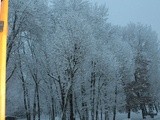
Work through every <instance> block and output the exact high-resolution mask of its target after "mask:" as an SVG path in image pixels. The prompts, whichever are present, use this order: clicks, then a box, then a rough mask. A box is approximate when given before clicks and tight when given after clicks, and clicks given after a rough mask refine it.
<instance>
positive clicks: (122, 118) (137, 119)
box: [18, 113, 160, 120]
mask: <svg viewBox="0 0 160 120" xmlns="http://www.w3.org/2000/svg"><path fill="white" fill-rule="evenodd" d="M41 118H42V119H41V120H49V118H48V116H42V117H41ZM18 120H26V119H18ZM55 120H60V119H59V118H58V117H56V119H55ZM76 120H79V119H76ZM110 120H112V118H111V119H110ZM116 120H128V119H127V114H126V113H119V114H117V116H116ZM130 120H143V119H142V115H141V114H140V113H131V119H130ZM145 120H160V113H158V115H157V116H155V117H154V118H151V117H150V116H147V117H146V119H145Z"/></svg>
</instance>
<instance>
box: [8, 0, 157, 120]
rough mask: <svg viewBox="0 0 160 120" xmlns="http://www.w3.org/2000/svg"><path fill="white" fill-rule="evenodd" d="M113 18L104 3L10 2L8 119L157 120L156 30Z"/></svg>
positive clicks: (73, 0) (78, 0)
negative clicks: (111, 19) (109, 19)
mask: <svg viewBox="0 0 160 120" xmlns="http://www.w3.org/2000/svg"><path fill="white" fill-rule="evenodd" d="M108 18H109V12H108V8H107V7H106V6H105V5H97V4H93V3H92V2H90V1H86V0H48V1H45V0H10V8H9V35H8V44H7V47H8V51H7V81H6V83H7V115H9V116H15V117H17V118H18V120H124V119H126V120H128V119H130V118H131V120H132V118H133V120H142V119H147V120H150V119H152V118H153V117H156V116H157V115H158V111H159V110H160V89H159V86H160V80H159V78H160V49H159V48H160V44H159V43H160V41H159V39H158V35H157V33H156V32H155V31H154V30H152V27H151V26H149V25H145V24H143V23H128V25H126V26H123V27H122V26H118V25H112V24H111V23H109V22H108ZM122 114H123V115H124V116H125V117H124V118H121V117H120V115H122ZM138 115H140V117H139V118H138V119H135V117H136V116H138ZM159 119H160V118H159ZM156 120H158V119H156Z"/></svg>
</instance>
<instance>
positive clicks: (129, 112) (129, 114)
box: [128, 108, 131, 120]
mask: <svg viewBox="0 0 160 120" xmlns="http://www.w3.org/2000/svg"><path fill="white" fill-rule="evenodd" d="M130 119H131V109H130V108H129V109H128V120H130Z"/></svg>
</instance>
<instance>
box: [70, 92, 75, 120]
mask: <svg viewBox="0 0 160 120" xmlns="http://www.w3.org/2000/svg"><path fill="white" fill-rule="evenodd" d="M73 107H74V106H73V91H72V90H71V92H70V120H75V116H74V108H73Z"/></svg>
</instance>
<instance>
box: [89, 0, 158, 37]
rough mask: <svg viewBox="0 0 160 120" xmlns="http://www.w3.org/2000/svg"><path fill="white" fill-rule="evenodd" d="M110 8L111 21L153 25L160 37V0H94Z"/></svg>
mask: <svg viewBox="0 0 160 120" xmlns="http://www.w3.org/2000/svg"><path fill="white" fill-rule="evenodd" d="M92 1H94V2H97V3H100V4H105V3H106V6H107V7H108V8H109V22H111V23H112V24H114V25H122V26H123V25H126V24H128V23H130V22H134V23H138V22H140V23H143V24H147V25H151V26H152V28H153V30H155V31H157V33H158V35H159V37H160V0H92Z"/></svg>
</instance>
